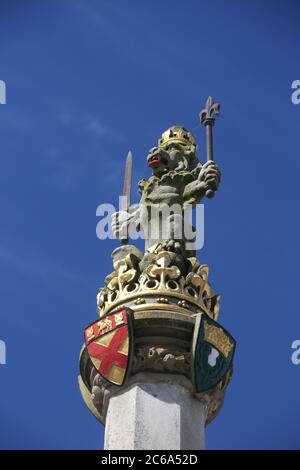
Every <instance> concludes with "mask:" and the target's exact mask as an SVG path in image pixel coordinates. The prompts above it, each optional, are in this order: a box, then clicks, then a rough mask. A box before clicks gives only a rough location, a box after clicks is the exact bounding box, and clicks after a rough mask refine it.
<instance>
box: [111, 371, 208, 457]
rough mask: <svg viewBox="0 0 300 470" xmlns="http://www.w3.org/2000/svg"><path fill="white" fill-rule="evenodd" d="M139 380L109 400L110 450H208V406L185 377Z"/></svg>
mask: <svg viewBox="0 0 300 470" xmlns="http://www.w3.org/2000/svg"><path fill="white" fill-rule="evenodd" d="M149 379H150V381H147V380H142V379H141V380H138V381H136V383H133V384H132V385H130V386H128V387H126V388H125V389H122V390H121V391H120V392H119V393H117V394H115V395H113V396H112V397H111V398H110V399H109V403H108V409H107V415H106V424H105V443H104V447H105V449H107V450H200V449H204V427H205V421H206V417H207V413H206V406H205V404H203V402H202V401H200V400H197V399H196V398H195V397H194V396H193V394H192V393H191V390H190V385H189V382H188V381H187V380H186V379H185V378H184V377H182V376H172V375H168V374H167V375H164V376H161V378H158V379H157V378H156V379H155V381H151V377H149Z"/></svg>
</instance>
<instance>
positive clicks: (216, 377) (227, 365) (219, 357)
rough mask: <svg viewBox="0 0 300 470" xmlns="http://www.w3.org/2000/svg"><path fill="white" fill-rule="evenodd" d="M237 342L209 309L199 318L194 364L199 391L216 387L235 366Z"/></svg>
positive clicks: (195, 334) (196, 326) (194, 347)
mask: <svg viewBox="0 0 300 470" xmlns="http://www.w3.org/2000/svg"><path fill="white" fill-rule="evenodd" d="M235 345H236V342H235V340H234V339H233V337H232V336H231V335H230V334H229V333H228V332H227V331H226V330H225V329H224V328H223V327H222V326H221V325H220V324H219V323H217V322H216V321H214V320H212V319H211V318H210V317H209V316H208V315H206V314H205V313H202V314H199V316H198V317H197V318H196V323H195V330H194V338H193V347H192V358H193V361H192V367H193V381H194V386H195V391H196V393H200V392H204V391H206V390H210V389H212V388H214V387H215V386H216V385H217V384H218V383H219V382H221V381H222V380H223V379H225V378H226V377H227V374H228V372H229V371H230V370H231V367H232V361H233V356H234V351H235Z"/></svg>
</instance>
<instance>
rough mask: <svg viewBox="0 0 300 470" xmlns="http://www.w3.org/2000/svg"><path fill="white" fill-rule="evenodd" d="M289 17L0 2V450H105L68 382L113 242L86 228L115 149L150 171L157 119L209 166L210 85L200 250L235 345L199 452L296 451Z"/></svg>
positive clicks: (73, 383) (260, 6) (294, 28)
mask: <svg viewBox="0 0 300 470" xmlns="http://www.w3.org/2000/svg"><path fill="white" fill-rule="evenodd" d="M298 18H299V4H298V2H297V1H296V0H295V1H291V0H289V1H283V0H282V1H276V0H275V1H274V0H272V1H271V0H264V1H258V0H256V1H253V0H252V1H248V0H242V1H237V0H226V1H224V0H211V1H210V2H205V1H202V0H201V1H199V0H198V1H196V0H188V1H187V2H185V3H184V4H183V3H182V2H179V1H176V0H173V1H172V2H171V1H169V0H165V1H159V0H152V1H143V2H140V1H137V0H136V1H134V0H127V1H126V2H125V1H121V0H118V1H114V2H111V1H108V0H98V1H96V0H59V1H58V0H52V1H49V0H44V1H43V2H38V1H34V0H27V1H26V2H23V1H20V0H19V1H17V0H11V1H8V0H6V1H5V0H2V1H1V5H0V79H1V80H4V81H5V82H6V86H7V104H6V105H3V106H0V149H1V153H0V211H1V230H0V266H1V269H0V298H1V309H0V339H1V340H5V342H6V344H7V364H6V365H1V366H0V385H1V400H0V415H1V424H0V447H1V448H6V449H7V448H9V449H13V448H22V449H28V448H30V449H32V448H36V449H42V448H44V449H45V448H50V449H53V448H62V449H76V448H80V449H81V448H82V449H96V448H101V446H102V445H103V428H102V426H101V425H100V424H99V423H97V421H96V420H95V419H94V418H93V416H92V415H90V414H89V412H88V410H87V408H86V407H85V405H84V404H83V402H82V400H81V397H80V394H79V391H78V387H77V374H78V355H79V350H80V347H81V343H82V340H83V328H84V327H85V326H86V325H87V324H88V323H90V322H92V321H93V320H94V319H95V318H96V309H95V296H96V292H97V289H98V287H100V286H101V284H102V282H103V279H104V277H105V275H106V274H107V273H109V272H110V271H111V262H110V252H111V251H112V249H113V248H114V247H116V246H117V242H115V241H102V242H101V241H99V240H98V239H97V238H96V234H95V229H96V223H97V218H96V215H95V212H96V207H97V205H98V204H100V203H102V202H110V203H116V202H117V198H118V195H119V193H120V190H121V188H122V173H123V169H124V161H125V156H126V154H127V151H128V149H129V148H130V149H132V151H133V156H134V181H135V182H137V181H138V179H139V178H141V177H143V176H144V177H146V176H148V175H149V170H148V169H147V167H146V164H145V158H146V153H147V150H148V149H149V148H150V147H152V146H153V145H154V144H155V142H156V140H157V138H158V136H159V135H160V133H161V132H162V131H163V130H165V129H166V128H167V127H169V126H170V125H173V124H181V125H184V126H186V127H187V128H188V129H190V130H192V131H193V132H194V134H195V135H196V137H197V140H198V143H199V158H200V160H202V161H203V160H205V153H204V150H205V143H204V135H203V129H201V128H200V126H199V122H198V113H199V111H200V109H202V107H203V104H204V102H205V99H206V97H207V96H208V95H209V94H211V95H212V96H214V98H215V99H216V100H217V101H218V102H220V103H221V106H222V116H221V117H220V118H219V120H218V123H217V125H216V127H215V157H216V161H217V162H218V164H219V165H220V166H221V169H222V173H223V179H222V185H221V187H220V189H219V191H218V194H217V196H216V197H215V198H214V199H213V200H210V201H207V203H206V210H205V222H206V224H205V247H204V249H203V250H202V251H201V252H200V253H199V254H198V256H199V258H200V260H201V261H203V262H206V263H208V264H209V265H210V280H211V283H212V285H213V287H214V289H215V290H217V291H218V292H219V293H220V294H221V295H222V301H221V311H220V321H221V322H222V323H223V324H224V326H225V327H226V328H227V329H228V330H229V331H230V332H231V333H232V334H233V336H234V337H235V338H236V340H237V343H238V346H237V351H236V359H235V373H234V377H233V380H232V383H231V385H230V388H229V390H228V394H227V397H226V401H225V405H224V408H223V409H222V411H221V413H220V415H219V416H218V418H217V419H216V420H215V421H214V422H213V423H212V424H211V425H210V426H209V427H208V429H207V447H208V448H209V449H241V448H244V449H245V448H246V449H254V448H256V449H263V448H271V449H278V448H286V449H288V448H300V434H299V417H300V400H299V383H300V381H299V379H300V365H299V366H295V365H293V364H292V363H291V343H292V341H294V340H295V339H300V319H299V309H298V305H297V294H298V289H299V282H298V280H299V261H300V259H299V247H298V243H299V228H300V224H299V207H298V201H299V190H298V187H299V167H300V165H299V155H298V147H299V131H300V105H299V106H295V105H293V104H292V102H291V98H290V96H291V83H292V81H293V80H297V79H300V76H299V73H300V72H299V47H298V44H299V39H300V37H299V36H300V32H299V25H298ZM134 198H135V200H136V201H137V200H138V194H137V191H135V192H134Z"/></svg>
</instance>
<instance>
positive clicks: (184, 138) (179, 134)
mask: <svg viewBox="0 0 300 470" xmlns="http://www.w3.org/2000/svg"><path fill="white" fill-rule="evenodd" d="M172 142H175V143H178V144H181V145H184V146H190V145H196V140H195V137H194V136H193V134H191V133H190V132H189V131H187V130H186V129H185V127H181V126H172V127H170V128H169V129H167V130H166V131H165V132H163V134H162V136H161V138H160V139H159V141H158V145H159V147H166V146H167V145H169V144H170V143H172Z"/></svg>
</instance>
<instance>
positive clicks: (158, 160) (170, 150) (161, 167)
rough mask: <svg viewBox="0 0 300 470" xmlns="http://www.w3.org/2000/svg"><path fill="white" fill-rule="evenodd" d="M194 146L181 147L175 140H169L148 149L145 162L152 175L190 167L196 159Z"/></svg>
mask: <svg viewBox="0 0 300 470" xmlns="http://www.w3.org/2000/svg"><path fill="white" fill-rule="evenodd" d="M195 152H196V149H195V147H194V146H190V147H183V146H182V145H180V144H178V143H176V142H170V144H169V145H166V146H164V147H153V148H152V149H150V150H149V153H148V157H147V162H148V166H149V167H150V168H151V169H152V171H153V174H154V175H156V174H157V175H158V174H161V173H167V172H168V171H172V170H173V171H174V170H176V171H180V170H187V169H190V167H191V166H194V165H193V163H194V162H195V160H196V153H195Z"/></svg>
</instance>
